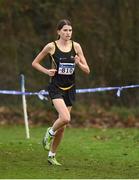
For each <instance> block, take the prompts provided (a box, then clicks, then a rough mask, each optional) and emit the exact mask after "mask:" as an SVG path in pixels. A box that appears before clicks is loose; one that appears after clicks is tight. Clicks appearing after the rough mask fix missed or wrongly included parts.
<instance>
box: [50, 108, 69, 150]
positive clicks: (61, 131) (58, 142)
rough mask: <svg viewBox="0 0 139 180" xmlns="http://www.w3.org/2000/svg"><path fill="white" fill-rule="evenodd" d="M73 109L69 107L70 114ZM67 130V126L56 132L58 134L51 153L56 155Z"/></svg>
mask: <svg viewBox="0 0 139 180" xmlns="http://www.w3.org/2000/svg"><path fill="white" fill-rule="evenodd" d="M71 108H72V107H68V111H69V113H70V111H71ZM65 128H66V125H65V126H63V127H61V128H60V129H58V130H57V131H56V134H55V136H54V139H53V141H52V144H51V149H50V151H51V152H53V153H56V150H57V148H58V146H59V144H60V142H61V140H62V138H63V135H64V130H65Z"/></svg>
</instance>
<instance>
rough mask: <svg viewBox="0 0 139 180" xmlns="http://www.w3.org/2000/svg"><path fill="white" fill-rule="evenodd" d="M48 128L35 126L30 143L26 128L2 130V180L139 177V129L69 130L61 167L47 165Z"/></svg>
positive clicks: (4, 128)
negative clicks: (44, 145) (45, 137)
mask: <svg viewBox="0 0 139 180" xmlns="http://www.w3.org/2000/svg"><path fill="white" fill-rule="evenodd" d="M45 129H46V127H34V128H33V127H32V128H31V129H30V133H31V139H30V140H26V139H25V131H24V127H22V126H8V127H0V178H1V179H21V178H24V179H31V178H32V179H41V178H44V179H52V178H53V179H81V178H82V179H83V178H84V179H96V178H100V179H101V178H109V179H110V178H117V179H118V178H121V179H122V178H129V179H135V178H139V131H138V129H91V128H90V129H83V128H82V129H81V128H77V129H76V128H72V129H71V128H68V129H67V130H66V132H65V136H64V139H63V141H62V144H61V146H60V147H59V152H58V154H57V159H58V160H59V162H60V163H62V164H63V165H62V166H61V167H53V166H50V165H48V164H47V152H45V151H44V150H43V148H42V145H41V140H42V136H43V134H44V132H45Z"/></svg>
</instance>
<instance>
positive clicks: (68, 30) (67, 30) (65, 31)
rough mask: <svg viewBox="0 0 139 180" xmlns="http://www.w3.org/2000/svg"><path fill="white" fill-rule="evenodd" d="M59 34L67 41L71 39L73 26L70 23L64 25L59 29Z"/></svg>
mask: <svg viewBox="0 0 139 180" xmlns="http://www.w3.org/2000/svg"><path fill="white" fill-rule="evenodd" d="M58 35H59V36H60V38H61V39H63V40H65V41H68V40H70V39H71V36H72V27H71V26H69V25H64V26H63V27H62V29H60V30H58Z"/></svg>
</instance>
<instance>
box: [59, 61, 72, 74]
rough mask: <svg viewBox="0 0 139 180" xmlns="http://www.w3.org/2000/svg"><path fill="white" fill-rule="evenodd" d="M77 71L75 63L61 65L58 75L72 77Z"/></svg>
mask: <svg viewBox="0 0 139 180" xmlns="http://www.w3.org/2000/svg"><path fill="white" fill-rule="evenodd" d="M74 69H75V64H74V63H59V68H58V74H63V75H71V74H73V72H74Z"/></svg>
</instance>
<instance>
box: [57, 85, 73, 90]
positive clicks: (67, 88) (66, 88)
mask: <svg viewBox="0 0 139 180" xmlns="http://www.w3.org/2000/svg"><path fill="white" fill-rule="evenodd" d="M58 87H59V86H58ZM72 87H73V85H71V86H69V87H65V88H64V87H59V88H60V89H62V90H63V91H66V90H69V89H71V88H72Z"/></svg>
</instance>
